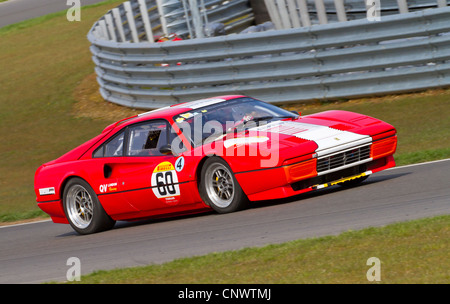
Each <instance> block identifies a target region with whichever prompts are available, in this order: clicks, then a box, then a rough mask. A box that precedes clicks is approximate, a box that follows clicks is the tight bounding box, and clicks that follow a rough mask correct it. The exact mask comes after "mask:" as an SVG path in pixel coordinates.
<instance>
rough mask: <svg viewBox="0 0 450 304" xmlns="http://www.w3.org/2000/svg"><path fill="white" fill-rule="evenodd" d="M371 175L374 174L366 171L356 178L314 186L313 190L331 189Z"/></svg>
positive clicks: (355, 176)
mask: <svg viewBox="0 0 450 304" xmlns="http://www.w3.org/2000/svg"><path fill="white" fill-rule="evenodd" d="M370 174H372V171H366V172H364V173H361V174H358V175H354V176H350V177H345V178H342V179H339V180H337V181H334V182H330V183H326V184H321V185H314V186H312V188H313V189H322V188H326V187H331V186H334V185H338V184H342V183H345V182H348V181H351V180H355V179H358V178H361V177H364V176H367V175H370Z"/></svg>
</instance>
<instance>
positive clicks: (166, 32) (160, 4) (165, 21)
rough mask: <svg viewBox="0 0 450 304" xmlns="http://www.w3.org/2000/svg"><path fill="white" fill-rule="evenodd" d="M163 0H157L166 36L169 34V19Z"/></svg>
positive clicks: (162, 27)
mask: <svg viewBox="0 0 450 304" xmlns="http://www.w3.org/2000/svg"><path fill="white" fill-rule="evenodd" d="M163 1H164V0H156V6H157V7H158V14H159V20H160V21H161V30H162V32H163V34H164V36H169V31H168V30H167V20H166V13H165V11H164V6H163V4H164V3H163ZM186 18H187V16H186Z"/></svg>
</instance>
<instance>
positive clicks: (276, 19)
mask: <svg viewBox="0 0 450 304" xmlns="http://www.w3.org/2000/svg"><path fill="white" fill-rule="evenodd" d="M264 2H265V3H266V7H267V12H268V13H269V16H270V20H272V22H273V24H274V25H275V29H277V30H281V29H283V25H282V23H281V19H280V15H279V14H278V9H277V6H276V5H275V2H274V1H273V0H264Z"/></svg>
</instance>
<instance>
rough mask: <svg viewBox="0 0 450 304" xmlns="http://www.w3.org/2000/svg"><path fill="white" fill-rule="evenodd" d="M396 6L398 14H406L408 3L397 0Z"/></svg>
mask: <svg viewBox="0 0 450 304" xmlns="http://www.w3.org/2000/svg"><path fill="white" fill-rule="evenodd" d="M397 4H398V11H399V13H400V14H406V13H407V12H408V2H406V0H397Z"/></svg>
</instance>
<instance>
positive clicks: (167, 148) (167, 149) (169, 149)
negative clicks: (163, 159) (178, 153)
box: [159, 144, 172, 155]
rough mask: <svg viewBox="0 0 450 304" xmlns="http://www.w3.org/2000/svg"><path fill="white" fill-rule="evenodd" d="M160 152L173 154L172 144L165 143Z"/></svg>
mask: <svg viewBox="0 0 450 304" xmlns="http://www.w3.org/2000/svg"><path fill="white" fill-rule="evenodd" d="M159 152H161V153H162V154H164V155H168V154H172V147H171V146H170V144H167V145H164V146H162V147H161V148H159Z"/></svg>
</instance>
